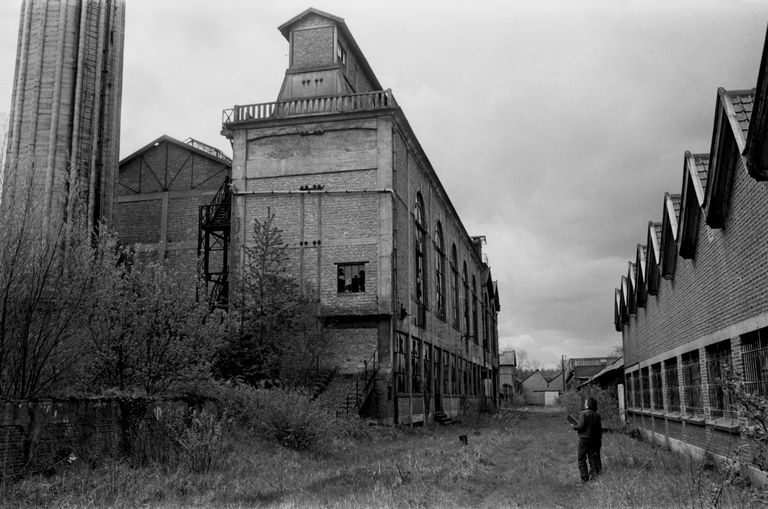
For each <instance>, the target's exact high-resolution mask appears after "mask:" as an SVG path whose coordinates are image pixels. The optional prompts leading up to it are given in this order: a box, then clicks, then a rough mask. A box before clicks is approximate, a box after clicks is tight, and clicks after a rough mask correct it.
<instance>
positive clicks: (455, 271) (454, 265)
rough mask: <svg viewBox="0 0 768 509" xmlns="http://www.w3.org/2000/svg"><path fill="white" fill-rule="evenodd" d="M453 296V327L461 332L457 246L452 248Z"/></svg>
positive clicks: (454, 245)
mask: <svg viewBox="0 0 768 509" xmlns="http://www.w3.org/2000/svg"><path fill="white" fill-rule="evenodd" d="M451 296H452V299H453V302H451V304H452V306H451V307H452V308H453V326H454V328H455V329H456V330H460V327H461V325H460V324H459V315H460V313H461V310H460V309H461V308H459V258H458V256H456V244H453V245H452V246H451Z"/></svg>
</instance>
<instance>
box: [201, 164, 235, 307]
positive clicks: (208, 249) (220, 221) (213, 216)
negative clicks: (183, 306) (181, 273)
mask: <svg viewBox="0 0 768 509" xmlns="http://www.w3.org/2000/svg"><path fill="white" fill-rule="evenodd" d="M231 217H232V189H231V187H230V178H229V177H226V178H225V179H224V183H223V184H222V185H221V187H220V188H219V190H218V191H216V195H215V196H214V197H213V200H212V201H211V203H210V204H208V205H201V206H200V210H199V220H198V233H197V258H198V260H199V264H200V265H199V267H200V274H201V276H202V278H203V281H204V282H205V290H206V293H207V295H208V301H209V303H210V304H211V307H219V308H225V309H226V308H227V306H228V304H229V263H228V260H229V235H230V229H231Z"/></svg>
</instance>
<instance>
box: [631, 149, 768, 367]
mask: <svg viewBox="0 0 768 509" xmlns="http://www.w3.org/2000/svg"><path fill="white" fill-rule="evenodd" d="M733 173H734V175H733V188H732V191H731V201H730V208H729V212H728V216H727V218H726V222H725V227H724V228H723V229H710V228H709V227H708V226H706V225H705V224H704V221H703V217H702V221H701V225H700V227H699V234H698V241H697V246H696V253H695V257H694V258H693V259H691V260H686V259H683V258H679V257H678V259H677V266H676V269H675V274H674V279H673V280H665V279H662V280H661V284H660V287H659V292H658V295H656V296H653V295H649V296H648V302H647V305H646V307H645V308H638V310H637V315H636V316H630V320H629V324H628V325H625V327H624V345H625V364H626V365H630V364H633V363H635V362H643V361H644V360H646V359H649V358H651V357H653V356H655V355H658V354H659V353H660V352H665V351H669V350H672V349H674V348H677V347H682V346H684V345H686V344H689V343H691V342H693V341H695V340H698V339H699V338H702V337H705V336H707V335H711V334H715V333H718V332H720V331H724V330H725V329H727V328H728V327H729V326H733V325H736V324H738V323H739V322H743V321H745V320H748V319H749V318H751V317H754V316H756V315H759V314H760V313H763V312H764V311H765V310H766V309H768V272H766V271H765V270H764V266H763V263H764V260H765V259H766V258H767V257H768V217H766V215H765V213H764V211H765V209H766V207H767V206H768V193H766V184H765V183H762V182H756V181H755V180H753V179H752V178H750V177H749V176H748V175H747V173H746V171H745V170H744V168H743V166H742V164H741V163H740V164H739V166H738V167H737V168H736V169H735V170H734V172H733ZM744 332H746V331H744ZM723 334H725V335H724V336H723V337H721V338H714V337H713V338H712V340H713V341H716V340H722V339H728V337H729V336H728V333H727V332H725V331H724V332H723Z"/></svg>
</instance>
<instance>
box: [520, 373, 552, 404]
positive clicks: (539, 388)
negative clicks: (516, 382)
mask: <svg viewBox="0 0 768 509" xmlns="http://www.w3.org/2000/svg"><path fill="white" fill-rule="evenodd" d="M521 385H522V387H523V398H525V404H526V405H539V406H544V393H545V392H546V391H547V386H548V382H547V379H546V378H544V375H542V374H541V371H539V370H538V369H537V370H536V371H534V372H533V373H531V374H530V375H528V376H527V377H526V378H524V379H523V381H522V383H521Z"/></svg>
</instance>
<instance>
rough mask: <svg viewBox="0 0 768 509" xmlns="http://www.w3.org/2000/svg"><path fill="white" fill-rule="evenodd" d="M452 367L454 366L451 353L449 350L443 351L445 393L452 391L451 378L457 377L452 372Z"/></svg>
mask: <svg viewBox="0 0 768 509" xmlns="http://www.w3.org/2000/svg"><path fill="white" fill-rule="evenodd" d="M452 368H453V366H452V364H451V354H449V353H448V352H443V392H444V393H445V394H451V393H452V386H451V380H452V377H453V378H456V376H455V375H452V374H451V369H452Z"/></svg>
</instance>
